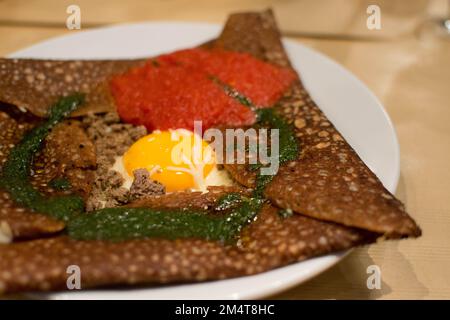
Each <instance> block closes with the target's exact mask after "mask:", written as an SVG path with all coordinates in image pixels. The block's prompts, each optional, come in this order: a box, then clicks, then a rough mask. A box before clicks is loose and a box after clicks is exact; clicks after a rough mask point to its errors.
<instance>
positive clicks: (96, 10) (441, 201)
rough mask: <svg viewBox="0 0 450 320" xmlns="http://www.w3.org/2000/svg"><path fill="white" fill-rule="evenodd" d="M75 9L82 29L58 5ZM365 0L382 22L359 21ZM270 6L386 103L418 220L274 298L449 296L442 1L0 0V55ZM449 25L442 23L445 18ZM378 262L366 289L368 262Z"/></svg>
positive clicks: (449, 48) (447, 63)
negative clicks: (98, 30)
mask: <svg viewBox="0 0 450 320" xmlns="http://www.w3.org/2000/svg"><path fill="white" fill-rule="evenodd" d="M71 4H75V5H78V6H79V7H80V9H81V31H78V30H68V29H67V28H66V25H65V23H66V19H67V16H68V14H67V13H66V9H67V7H68V6H69V5H71ZM369 5H377V6H378V7H379V8H380V12H381V20H380V21H381V25H380V26H381V28H380V29H379V30H377V29H375V30H370V29H369V28H368V27H367V19H368V17H369V14H368V13H367V8H368V7H369ZM268 7H271V8H272V9H273V10H274V12H275V15H276V17H277V20H278V23H279V26H280V28H281V31H282V33H283V35H284V36H286V37H290V38H292V39H295V40H297V41H299V42H301V43H302V44H304V45H306V46H309V47H311V48H313V49H315V50H317V51H319V52H322V53H324V54H325V55H327V56H329V57H331V58H332V59H333V60H335V61H337V62H339V63H340V64H342V65H344V66H345V67H346V68H347V69H349V70H350V71H351V72H353V73H354V74H355V75H356V76H357V77H358V78H360V79H361V80H362V81H363V82H364V83H365V84H366V85H367V86H368V87H369V88H370V89H371V90H372V91H373V92H374V93H375V95H376V96H377V97H378V98H379V99H380V100H381V102H382V103H383V105H384V106H385V108H386V110H387V111H388V113H389V115H390V117H391V119H392V120H393V122H394V126H395V128H396V130H397V134H398V137H399V141H400V147H401V177H400V183H399V187H398V189H397V196H398V197H399V198H400V199H401V200H402V201H403V202H405V204H406V206H407V208H408V211H409V212H410V213H411V214H412V216H414V218H415V219H416V220H417V221H418V223H419V224H420V225H421V226H422V228H423V231H424V236H423V237H422V238H420V239H419V240H416V241H397V242H396V241H394V242H383V243H380V244H376V245H373V246H370V247H363V248H358V249H356V250H354V251H353V252H352V253H351V254H350V255H349V256H348V257H347V258H345V260H344V261H342V262H341V263H339V264H338V265H337V266H335V267H333V268H332V269H330V270H329V271H327V272H325V273H323V274H322V275H320V276H318V277H317V278H315V279H313V280H311V281H309V282H307V283H305V284H303V285H301V286H297V287H295V288H292V289H291V290H289V291H286V292H283V293H282V294H280V295H277V296H274V297H272V298H285V299H286V298H287V299H300V298H319V299H341V298H347V299H366V298H394V299H396V298H402V299H413V298H414V299H422V298H437V299H443V298H446V299H450V276H449V275H448V272H449V271H448V270H450V247H449V246H448V243H450V206H449V201H448V190H450V170H448V165H449V163H450V150H449V147H448V146H449V145H450V143H449V142H450V125H449V123H450V107H449V104H450V90H449V89H450V32H447V31H445V28H444V24H445V20H446V18H449V17H450V2H449V1H446V0H429V1H427V0H390V1H388V0H386V1H381V0H371V1H365V0H354V1H349V0H324V1H317V0H197V1H194V0H152V1H150V0H127V1H120V0H99V1H92V0H90V1H88V0H70V1H66V0H40V1H38V0H0V56H6V55H8V54H10V53H12V52H14V51H16V50H19V49H22V48H24V47H27V46H29V45H32V44H35V43H37V42H39V41H42V40H44V39H48V38H51V37H54V36H60V35H66V34H70V33H73V32H83V30H87V29H90V28H95V27H100V26H105V25H110V24H117V23H129V22H138V21H157V20H178V21H202V22H211V23H220V24H222V23H224V22H225V20H226V17H227V16H228V14H229V13H231V12H237V11H248V10H262V9H266V8H268ZM448 25H450V22H448ZM372 264H377V265H378V266H380V268H381V270H382V288H381V290H368V289H367V286H366V280H367V273H366V268H367V266H369V265H372Z"/></svg>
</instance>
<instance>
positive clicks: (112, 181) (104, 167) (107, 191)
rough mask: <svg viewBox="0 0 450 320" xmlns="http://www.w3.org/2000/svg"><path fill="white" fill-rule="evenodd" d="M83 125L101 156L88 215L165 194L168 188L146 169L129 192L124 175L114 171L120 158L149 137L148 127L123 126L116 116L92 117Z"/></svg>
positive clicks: (139, 173) (135, 180) (98, 157)
mask: <svg viewBox="0 0 450 320" xmlns="http://www.w3.org/2000/svg"><path fill="white" fill-rule="evenodd" d="M82 124H83V126H84V128H85V130H86V133H87V135H88V137H89V138H90V139H91V141H92V142H93V143H94V145H95V148H96V152H97V170H96V173H95V180H94V184H93V186H92V191H91V193H90V195H89V197H88V200H87V202H86V210H87V211H92V210H97V209H102V208H111V207H117V206H121V205H125V204H127V203H129V202H130V201H134V200H137V199H139V198H141V197H144V196H148V195H154V194H164V193H165V188H164V186H163V185H161V184H160V183H158V182H156V181H152V180H150V179H149V173H148V172H147V170H145V169H139V170H136V171H135V172H134V175H135V179H134V181H133V184H132V186H131V188H130V189H129V190H128V189H127V188H124V187H123V183H124V179H123V177H122V175H121V174H120V173H119V172H117V171H115V170H112V169H111V167H112V166H113V164H114V161H115V158H116V157H118V156H122V155H123V154H124V153H125V151H126V150H127V149H128V148H129V147H130V146H131V145H132V144H133V143H134V142H135V141H136V140H138V139H139V138H141V137H143V136H145V135H146V134H147V130H146V129H145V127H144V126H134V125H131V124H125V123H121V122H120V119H119V117H118V115H117V114H115V113H106V114H97V115H94V114H89V115H87V116H85V117H84V118H83V120H82Z"/></svg>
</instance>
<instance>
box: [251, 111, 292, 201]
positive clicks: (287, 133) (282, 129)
mask: <svg viewBox="0 0 450 320" xmlns="http://www.w3.org/2000/svg"><path fill="white" fill-rule="evenodd" d="M256 119H257V125H258V126H267V127H269V128H271V129H278V130H279V131H278V132H279V154H278V161H279V162H278V163H279V165H280V166H281V165H282V164H284V163H286V162H288V161H292V160H295V159H296V158H297V156H298V152H299V146H298V143H297V139H296V137H295V134H294V130H293V129H292V126H291V125H289V124H288V123H287V122H286V121H285V120H284V119H283V118H282V117H280V116H279V115H277V114H276V112H275V109H274V108H265V109H257V110H256ZM261 167H262V165H261V164H260V163H257V164H255V165H253V166H252V165H250V170H258V169H259V170H260V171H259V173H258V175H257V176H256V186H255V192H254V193H255V195H256V196H258V197H262V196H263V192H264V189H265V187H266V186H267V185H268V184H269V183H270V182H271V181H272V180H273V177H274V175H262V174H260V172H261Z"/></svg>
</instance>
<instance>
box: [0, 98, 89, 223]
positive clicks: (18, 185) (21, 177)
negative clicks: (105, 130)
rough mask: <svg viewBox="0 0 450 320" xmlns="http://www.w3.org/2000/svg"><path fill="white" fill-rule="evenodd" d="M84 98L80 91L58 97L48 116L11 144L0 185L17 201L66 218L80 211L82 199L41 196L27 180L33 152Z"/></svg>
mask: <svg viewBox="0 0 450 320" xmlns="http://www.w3.org/2000/svg"><path fill="white" fill-rule="evenodd" d="M83 101H84V97H83V95H79V94H76V95H72V96H68V97H64V98H62V99H60V100H59V101H58V102H57V103H56V104H55V105H54V106H53V107H52V108H51V109H50V114H49V118H48V119H47V120H46V121H45V122H44V123H43V124H41V125H39V126H37V127H36V128H34V129H32V130H31V131H29V132H28V133H27V134H26V135H25V136H24V138H23V139H22V141H21V142H20V143H19V144H17V145H16V146H15V147H14V148H12V150H11V153H10V154H9V157H8V159H7V161H6V163H5V164H4V166H3V170H2V173H1V176H0V187H2V188H4V189H5V190H6V191H8V192H9V193H10V194H11V197H12V199H13V200H14V201H15V202H17V203H18V204H20V205H22V206H24V207H27V208H30V209H32V210H34V211H37V212H41V213H45V214H48V215H50V216H52V217H54V218H57V219H60V220H64V221H68V220H69V219H70V218H71V217H72V216H73V215H75V214H77V213H78V212H81V211H83V208H84V203H83V200H82V199H81V198H80V197H78V196H72V195H70V196H60V197H44V196H43V195H42V194H41V193H40V192H38V191H37V190H35V189H34V188H33V186H32V185H31V183H30V181H29V174H30V169H31V164H32V163H33V158H34V155H35V154H36V153H37V152H38V151H39V149H40V148H41V146H42V143H43V142H44V140H45V138H46V137H47V135H48V134H49V132H50V131H51V130H52V128H53V127H54V126H55V125H56V124H58V123H59V122H60V121H62V120H63V119H64V118H65V117H67V116H68V115H69V114H70V113H71V112H72V111H74V110H75V109H76V108H77V107H78V106H80V105H81V104H82V103H83Z"/></svg>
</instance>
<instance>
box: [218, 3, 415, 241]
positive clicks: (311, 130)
mask: <svg viewBox="0 0 450 320" xmlns="http://www.w3.org/2000/svg"><path fill="white" fill-rule="evenodd" d="M256 44H258V45H256ZM216 45H218V46H220V47H222V48H225V49H230V50H237V51H241V52H248V53H251V54H252V55H254V56H256V57H258V58H260V59H263V60H266V61H268V62H271V63H274V64H277V65H280V66H290V63H289V60H288V57H287V55H286V53H285V51H284V48H283V45H282V43H281V40H280V35H279V32H278V30H277V28H276V25H275V20H274V18H273V15H272V13H271V12H270V11H267V12H264V13H249V14H246V15H239V14H237V15H233V16H231V17H230V19H229V21H228V24H227V26H226V27H225V29H224V31H223V33H222V36H221V37H220V38H219V40H218V41H217V43H216ZM276 110H277V112H278V114H280V115H281V116H282V117H283V118H284V119H286V120H287V121H288V122H289V123H290V124H292V126H293V127H294V130H295V135H296V137H297V138H298V141H299V146H300V150H301V152H300V154H299V157H298V159H297V160H295V161H291V162H289V163H288V164H286V165H284V166H282V167H281V168H280V170H279V171H278V173H277V174H276V176H275V177H274V179H273V181H272V182H271V183H270V184H269V185H268V186H267V188H266V189H265V192H264V195H265V196H266V197H267V198H268V199H270V200H271V201H272V202H273V203H274V204H276V205H278V206H279V207H281V208H286V209H292V210H294V211H295V212H298V213H300V214H303V215H307V216H310V217H313V218H317V219H320V220H326V221H332V222H336V223H339V224H343V225H347V226H351V227H357V228H362V229H366V230H370V231H373V232H377V233H380V234H383V235H384V236H386V237H391V238H398V237H408V236H412V237H417V236H420V234H421V230H420V228H419V227H418V226H417V224H416V223H415V222H414V220H413V219H412V218H411V217H410V216H409V215H408V214H407V213H406V211H405V208H404V206H403V204H402V203H401V202H400V201H399V200H397V199H396V198H395V196H394V195H392V194H391V193H390V192H389V191H388V190H387V189H386V188H384V186H383V184H382V183H381V182H380V181H379V180H378V178H377V177H376V176H375V174H373V173H372V172H371V171H370V169H369V168H368V167H367V166H366V165H365V164H364V162H363V161H362V160H361V159H360V158H359V157H358V155H357V154H356V152H355V151H354V150H353V149H352V147H351V146H350V145H349V144H348V143H347V142H346V141H345V139H344V138H343V137H342V135H341V134H340V133H339V132H338V131H337V130H336V128H335V127H334V126H333V124H332V123H331V122H330V121H329V120H328V119H327V117H326V116H325V115H324V113H323V112H322V111H321V110H320V109H319V108H318V106H317V105H316V104H315V103H314V101H313V100H312V99H311V97H310V96H309V94H308V92H307V91H306V89H305V88H304V87H303V85H302V83H301V81H300V79H299V80H298V81H297V82H296V83H294V84H293V86H292V88H291V89H290V90H289V91H288V92H286V93H285V96H284V97H283V98H282V99H281V100H280V101H279V102H278V103H277V107H276ZM225 168H226V169H227V170H228V171H229V172H230V173H231V175H232V176H233V178H235V179H236V180H237V181H239V182H240V183H242V184H243V185H245V186H247V187H254V185H255V178H256V173H255V172H254V171H251V170H249V169H248V166H246V165H236V164H233V165H225Z"/></svg>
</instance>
